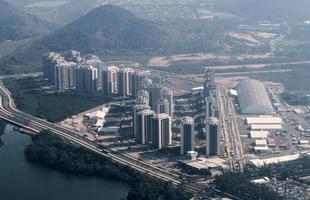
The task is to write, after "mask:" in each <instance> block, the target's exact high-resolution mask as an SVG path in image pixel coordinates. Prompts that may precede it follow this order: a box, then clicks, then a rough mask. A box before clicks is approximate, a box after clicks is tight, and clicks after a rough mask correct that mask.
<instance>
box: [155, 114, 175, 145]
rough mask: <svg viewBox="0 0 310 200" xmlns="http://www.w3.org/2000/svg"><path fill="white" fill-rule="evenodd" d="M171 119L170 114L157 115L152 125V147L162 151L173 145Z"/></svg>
mask: <svg viewBox="0 0 310 200" xmlns="http://www.w3.org/2000/svg"><path fill="white" fill-rule="evenodd" d="M171 140H172V132H171V117H170V116H169V115H168V114H163V113H162V114H157V115H155V116H154V117H153V123H152V145H153V146H154V147H155V148H157V149H161V148H163V147H165V146H168V145H170V144H171Z"/></svg>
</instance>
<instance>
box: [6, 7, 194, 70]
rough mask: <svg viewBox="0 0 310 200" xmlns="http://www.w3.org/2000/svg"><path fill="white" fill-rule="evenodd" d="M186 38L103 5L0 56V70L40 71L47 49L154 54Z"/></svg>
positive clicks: (124, 10) (170, 47)
mask: <svg viewBox="0 0 310 200" xmlns="http://www.w3.org/2000/svg"><path fill="white" fill-rule="evenodd" d="M180 39H181V40H180ZM187 41H188V39H186V38H185V36H183V35H182V34H180V33H178V32H177V31H171V30H168V29H166V28H163V27H161V26H158V25H156V24H154V23H153V22H151V21H148V20H145V19H142V18H139V17H137V16H136V15H134V14H132V13H131V12H129V11H127V10H126V9H124V8H121V7H118V6H113V5H104V6H101V7H98V8H95V9H94V10H92V11H90V12H89V13H87V14H86V15H84V16H82V17H81V18H80V19H78V20H76V21H74V22H72V23H70V24H68V25H66V26H64V27H63V28H61V29H59V30H57V31H55V32H54V33H51V34H49V35H46V36H44V37H42V38H41V39H39V40H37V41H36V42H34V43H33V44H32V45H31V46H30V47H27V48H21V50H20V51H17V52H15V53H14V54H13V55H9V56H6V57H4V58H2V59H1V60H0V72H1V71H2V73H3V72H4V73H14V72H16V69H18V72H28V71H33V70H36V71H37V70H40V65H41V58H42V55H43V54H44V53H46V52H48V51H66V50H68V49H75V50H78V51H81V52H82V53H94V54H97V55H128V54H130V55H132V54H141V53H142V54H156V53H160V52H162V51H169V49H179V47H186V48H187V46H188V45H186V44H185V43H187ZM181 49H184V48H181ZM9 67H11V68H9ZM22 67H23V68H24V69H22ZM14 68H15V69H14Z"/></svg>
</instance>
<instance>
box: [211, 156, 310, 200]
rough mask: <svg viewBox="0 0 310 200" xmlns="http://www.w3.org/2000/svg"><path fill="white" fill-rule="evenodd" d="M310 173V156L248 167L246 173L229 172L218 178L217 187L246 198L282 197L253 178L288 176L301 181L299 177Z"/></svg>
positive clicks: (280, 178) (282, 178)
mask: <svg viewBox="0 0 310 200" xmlns="http://www.w3.org/2000/svg"><path fill="white" fill-rule="evenodd" d="M309 173H310V158H308V157H304V158H302V159H299V160H296V161H290V162H286V163H281V164H275V165H269V166H264V167H261V168H252V167H249V168H246V170H245V171H244V173H240V172H235V173H234V172H227V173H224V175H222V176H218V177H217V178H216V181H215V184H216V187H217V188H218V189H220V190H222V191H224V192H228V193H231V194H234V195H236V196H239V197H240V198H244V199H271V200H273V199H274V200H277V199H282V198H281V197H279V196H278V195H277V194H276V193H275V192H272V191H270V189H268V188H267V187H266V186H264V185H255V184H253V183H251V180H253V179H257V178H262V177H268V178H270V179H271V178H276V179H277V180H280V181H281V180H286V179H287V178H290V179H294V180H296V181H300V180H299V178H300V177H303V176H308V175H309Z"/></svg>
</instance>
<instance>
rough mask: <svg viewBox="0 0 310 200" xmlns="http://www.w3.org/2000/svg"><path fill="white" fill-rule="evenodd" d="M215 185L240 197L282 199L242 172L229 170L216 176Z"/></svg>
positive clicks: (256, 199)
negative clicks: (256, 183) (253, 181)
mask: <svg viewBox="0 0 310 200" xmlns="http://www.w3.org/2000/svg"><path fill="white" fill-rule="evenodd" d="M215 184H216V187H217V188H218V189H220V190H221V191H224V192H227V193H230V194H233V195H235V196H238V197H240V198H242V199H253V200H259V199H268V200H280V199H282V198H281V197H280V196H279V195H277V193H275V192H273V191H271V190H270V189H269V188H268V187H267V186H264V185H255V184H254V183H251V182H250V180H249V179H248V177H247V176H246V175H244V174H242V173H234V172H229V173H226V174H224V175H221V176H218V177H217V178H216V180H215Z"/></svg>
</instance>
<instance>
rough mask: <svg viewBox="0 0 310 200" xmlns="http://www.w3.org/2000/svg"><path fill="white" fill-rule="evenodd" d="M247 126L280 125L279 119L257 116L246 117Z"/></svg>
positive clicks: (280, 119) (280, 120)
mask: <svg viewBox="0 0 310 200" xmlns="http://www.w3.org/2000/svg"><path fill="white" fill-rule="evenodd" d="M246 122H247V124H249V125H251V124H282V123H283V121H282V118H281V117H272V116H259V117H247V118H246Z"/></svg>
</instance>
